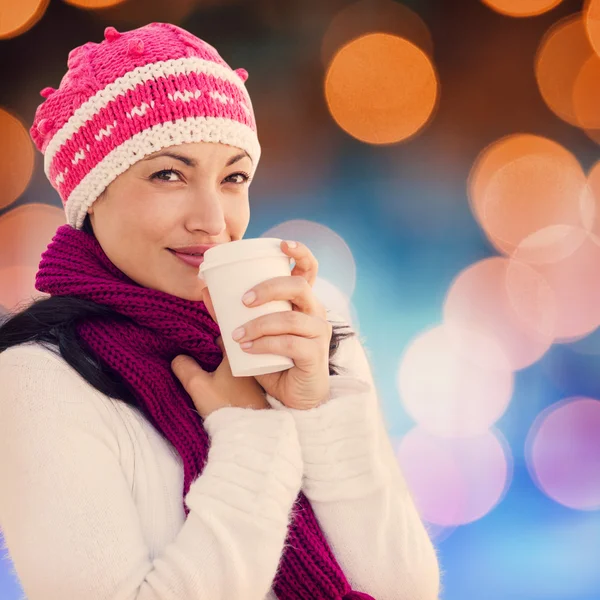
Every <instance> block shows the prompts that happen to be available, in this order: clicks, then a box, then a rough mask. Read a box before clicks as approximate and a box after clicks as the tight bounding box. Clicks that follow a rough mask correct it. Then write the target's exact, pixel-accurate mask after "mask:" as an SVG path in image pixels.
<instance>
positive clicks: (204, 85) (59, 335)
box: [0, 23, 439, 600]
mask: <svg viewBox="0 0 600 600" xmlns="http://www.w3.org/2000/svg"><path fill="white" fill-rule="evenodd" d="M68 68H69V70H68V73H67V74H66V75H65V77H63V79H62V81H61V84H60V86H59V88H58V89H57V90H54V89H53V88H44V89H43V90H42V96H43V97H44V98H46V100H45V102H43V103H42V104H41V105H40V106H39V107H38V109H37V111H36V116H35V121H34V123H33V126H32V128H31V130H30V133H31V135H32V137H33V140H34V142H35V143H36V146H37V147H38V149H39V150H40V151H41V152H42V153H43V154H44V166H45V172H46V175H47V176H48V178H49V180H50V182H51V184H52V185H53V186H54V187H55V188H56V190H57V192H58V193H59V195H60V197H61V199H62V201H63V204H64V209H65V214H66V218H67V224H65V225H62V226H61V227H59V228H58V230H57V231H56V234H55V236H54V238H53V239H52V242H51V243H50V245H49V246H48V248H47V249H46V251H45V252H44V254H43V255H42V260H41V263H40V265H39V270H38V272H37V276H36V288H37V289H38V290H39V291H41V292H44V293H46V294H48V295H49V297H47V298H44V299H43V300H40V301H37V302H35V303H34V304H33V305H31V306H30V307H29V308H27V309H26V310H24V311H23V312H20V313H17V314H15V315H12V317H11V318H9V319H8V320H7V321H6V322H4V323H3V324H2V326H0V381H1V382H2V386H0V482H1V485H0V523H1V524H2V529H3V533H4V537H5V540H6V546H7V548H8V551H9V554H10V557H11V559H12V561H13V563H14V568H15V572H16V573H17V574H18V576H19V578H20V580H21V584H22V586H23V589H24V591H25V594H26V596H27V598H29V600H41V599H44V600H59V599H60V600H63V599H64V598H86V599H87V600H104V599H106V598H123V599H128V600H133V599H134V598H135V599H136V600H184V599H185V600H201V599H202V600H203V599H206V598H210V599H211V600H226V599H229V598H243V599H244V600H276V599H280V600H295V599H296V598H300V597H302V598H304V597H309V598H315V599H317V598H318V599H320V600H358V599H372V598H373V597H375V598H377V600H392V599H393V600H409V599H410V600H415V599H416V598H419V600H435V599H437V595H438V588H439V571H438V565H437V560H436V556H435V552H434V549H433V546H432V545H431V542H430V540H429V538H428V535H427V532H426V531H425V528H424V526H423V523H422V522H421V520H420V518H419V515H418V513H417V511H416V509H415V506H414V504H413V502H412V499H411V498H410V495H409V494H408V493H407V488H406V484H405V482H404V480H403V477H402V474H401V473H400V471H399V467H398V463H397V461H396V460H395V457H394V453H393V450H392V448H391V444H390V443H389V439H388V438H387V434H386V432H385V428H384V426H383V423H382V419H381V414H380V412H379V409H378V403H377V396H376V393H375V390H374V385H373V383H372V376H371V374H370V371H369V368H368V364H367V359H366V355H365V354H364V351H363V349H362V347H361V346H360V344H359V343H358V341H357V340H356V336H354V341H355V342H356V345H355V346H354V351H351V350H350V348H349V346H347V345H345V342H344V346H343V347H342V344H341V342H342V341H344V340H346V339H348V340H349V341H350V342H351V341H352V337H353V334H354V332H352V331H340V329H341V328H340V327H339V326H333V325H332V324H330V323H329V321H328V320H327V319H326V316H327V315H326V310H325V307H323V306H322V305H321V304H320V303H319V302H318V301H317V299H316V297H315V295H314V293H313V290H312V285H313V283H314V281H315V278H316V274H317V266H318V265H317V261H316V259H315V258H314V256H313V255H312V253H311V252H310V250H309V249H308V248H307V247H306V246H304V245H302V244H297V245H296V246H295V247H294V246H293V245H291V244H285V245H284V246H285V247H284V248H283V250H284V252H286V253H288V255H289V256H290V258H294V259H295V262H296V264H295V267H294V269H293V271H292V272H291V273H290V276H287V275H286V276H285V277H280V278H274V279H271V280H267V281H266V282H262V283H261V284H260V285H257V286H255V289H254V290H253V291H255V292H256V303H260V302H264V301H268V299H269V298H270V297H273V296H277V297H279V298H282V299H288V300H290V301H291V302H292V304H293V305H294V306H295V309H294V310H293V311H285V315H284V314H283V313H278V314H277V315H275V316H276V317H277V319H270V320H268V319H267V318H266V317H268V316H272V315H264V316H263V320H260V321H259V320H258V319H255V320H254V321H251V322H249V323H248V328H247V331H246V332H245V337H242V338H241V341H248V339H251V340H252V344H253V346H252V350H251V351H253V352H260V351H265V348H267V350H266V351H271V352H275V353H277V352H279V353H281V354H284V353H285V354H286V356H289V357H291V358H293V359H294V366H293V367H292V368H290V369H289V370H288V371H286V372H285V374H284V375H285V377H284V376H283V375H282V376H281V377H280V378H278V379H275V378H269V379H267V378H264V379H261V380H260V381H261V382H262V383H261V384H259V380H258V379H256V378H255V377H233V375H232V373H231V369H230V367H229V361H228V357H227V354H226V352H225V351H224V349H223V343H222V340H221V339H220V329H219V326H218V323H217V322H216V319H215V316H214V313H213V310H212V301H211V300H210V295H209V293H208V290H207V289H206V288H205V284H204V282H203V281H202V280H201V279H199V278H198V263H199V262H200V261H201V256H200V255H201V254H202V252H203V251H204V250H205V249H206V247H208V246H210V245H213V244H221V243H228V242H231V241H234V240H239V239H242V238H243V236H244V233H245V232H246V229H247V227H248V221H249V215H250V210H249V200H248V192H249V185H250V182H251V179H252V177H253V175H254V173H255V171H256V167H257V164H258V161H259V157H260V145H259V143H258V137H257V133H256V123H255V120H254V114H253V111H252V104H251V102H250V98H249V96H248V92H247V90H246V87H245V81H246V79H247V76H248V74H247V72H246V71H245V70H243V69H237V70H232V69H231V68H230V67H229V65H227V63H226V62H225V61H224V60H223V59H222V58H221V57H220V56H219V54H218V53H217V51H216V50H215V49H214V48H213V47H212V46H210V45H209V44H207V43H206V42H204V41H202V40H200V39H198V38H196V37H195V36H193V35H192V34H191V33H189V32H187V31H185V30H183V29H181V28H179V27H176V26H174V25H170V24H167V23H150V24H149V25H146V26H144V27H141V28H139V29H135V30H132V31H130V32H125V33H120V32H118V31H116V30H115V29H114V28H113V27H108V28H107V29H106V30H105V39H104V40H103V41H102V42H101V43H98V44H96V43H92V42H89V43H87V44H85V45H84V46H81V47H79V48H75V49H74V50H72V51H71V53H70V54H69V59H68ZM134 91H135V93H133V92H134ZM240 300H242V299H240ZM338 347H339V348H338ZM261 349H262V350H261ZM338 349H339V350H340V356H344V357H346V358H345V359H344V362H345V363H346V364H345V365H344V366H343V369H344V370H346V373H347V374H346V375H340V374H338V373H337V372H336V371H337V369H336V368H334V365H333V364H332V363H331V358H332V356H333V354H334V353H336V352H337V350H338ZM342 350H343V351H342ZM349 356H350V357H351V358H348V357H349ZM266 375H273V374H266ZM275 375H277V374H275ZM263 377H264V376H263ZM300 397H301V399H302V400H303V402H302V403H298V398H300ZM301 408H302V409H301ZM304 408H306V410H304ZM349 525H352V527H350V526H349ZM32 532H33V535H32ZM74 548H75V549H76V551H74ZM41 573H42V574H43V576H40V574H41ZM353 588H354V589H353ZM358 589H360V590H364V591H358ZM367 592H368V593H367ZM369 594H373V595H374V596H372V595H369Z"/></svg>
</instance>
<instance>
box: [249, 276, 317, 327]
mask: <svg viewBox="0 0 600 600" xmlns="http://www.w3.org/2000/svg"><path fill="white" fill-rule="evenodd" d="M248 291H253V292H254V293H255V294H256V299H255V300H254V301H253V302H251V303H249V304H248V303H246V302H245V304H246V306H258V305H259V304H264V303H265V302H270V301H271V300H289V301H290V302H291V303H292V304H293V305H294V306H295V307H297V309H298V310H300V311H302V312H303V313H306V314H308V315H315V316H319V317H323V318H325V317H326V314H327V311H326V309H325V307H324V306H323V305H322V304H321V303H320V302H319V300H318V299H317V297H316V296H315V293H314V292H313V289H312V288H311V287H310V284H309V283H308V282H307V280H306V279H304V277H300V276H298V275H291V276H290V275H282V276H281V277H272V278H271V279H267V280H266V281H263V282H261V283H259V284H258V285H255V286H254V287H253V288H252V289H251V290H248Z"/></svg>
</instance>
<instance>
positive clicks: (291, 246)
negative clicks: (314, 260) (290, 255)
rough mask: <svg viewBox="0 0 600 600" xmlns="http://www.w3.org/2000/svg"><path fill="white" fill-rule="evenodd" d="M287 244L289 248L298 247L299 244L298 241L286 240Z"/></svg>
mask: <svg viewBox="0 0 600 600" xmlns="http://www.w3.org/2000/svg"><path fill="white" fill-rule="evenodd" d="M286 244H287V247H288V248H296V247H297V246H298V244H297V243H296V242H287V241H286Z"/></svg>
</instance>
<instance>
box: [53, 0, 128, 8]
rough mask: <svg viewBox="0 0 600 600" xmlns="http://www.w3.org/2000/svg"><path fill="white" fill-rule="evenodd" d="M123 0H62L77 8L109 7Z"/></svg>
mask: <svg viewBox="0 0 600 600" xmlns="http://www.w3.org/2000/svg"><path fill="white" fill-rule="evenodd" d="M124 1H125V0H63V2H66V3H67V4H72V5H73V6H77V7H79V8H90V9H96V8H109V7H111V6H116V5H117V4H121V3H122V2H124Z"/></svg>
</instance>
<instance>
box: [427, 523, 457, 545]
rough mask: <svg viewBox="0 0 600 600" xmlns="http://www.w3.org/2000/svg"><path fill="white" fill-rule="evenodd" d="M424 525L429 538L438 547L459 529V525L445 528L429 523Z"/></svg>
mask: <svg viewBox="0 0 600 600" xmlns="http://www.w3.org/2000/svg"><path fill="white" fill-rule="evenodd" d="M423 524H424V525H425V528H426V529H427V533H428V534H429V538H430V539H431V541H432V542H433V543H434V544H435V545H436V546H437V545H438V544H440V543H441V542H443V541H444V540H446V539H448V538H449V537H450V536H451V535H452V533H454V532H455V531H456V529H457V525H452V526H448V527H444V526H442V525H438V524H436V523H429V522H428V521H424V522H423Z"/></svg>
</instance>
